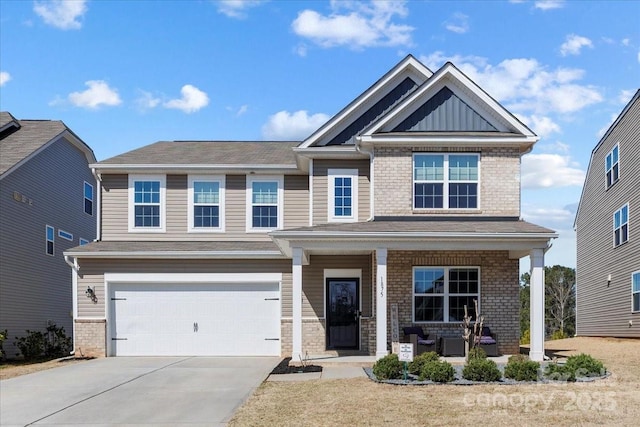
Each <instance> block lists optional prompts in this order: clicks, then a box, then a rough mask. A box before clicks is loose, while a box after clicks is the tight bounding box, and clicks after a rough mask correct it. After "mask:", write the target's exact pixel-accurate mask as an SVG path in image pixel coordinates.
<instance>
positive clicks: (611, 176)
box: [605, 144, 620, 188]
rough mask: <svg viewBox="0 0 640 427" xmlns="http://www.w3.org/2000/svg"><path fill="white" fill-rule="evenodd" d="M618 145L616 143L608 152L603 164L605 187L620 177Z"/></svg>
mask: <svg viewBox="0 0 640 427" xmlns="http://www.w3.org/2000/svg"><path fill="white" fill-rule="evenodd" d="M619 154H620V146H619V145H618V144H616V145H615V146H614V147H613V148H612V149H611V151H609V154H607V160H606V165H605V175H606V177H607V188H609V187H611V186H612V185H613V184H615V183H616V182H618V180H619V179H620V159H619V157H620V156H619Z"/></svg>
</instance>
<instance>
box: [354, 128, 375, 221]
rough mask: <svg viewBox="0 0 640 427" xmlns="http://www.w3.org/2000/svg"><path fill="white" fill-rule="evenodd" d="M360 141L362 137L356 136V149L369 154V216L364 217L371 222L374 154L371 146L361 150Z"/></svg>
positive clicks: (373, 197) (373, 207)
mask: <svg viewBox="0 0 640 427" xmlns="http://www.w3.org/2000/svg"><path fill="white" fill-rule="evenodd" d="M361 143H362V137H361V136H356V144H355V146H356V151H357V152H358V153H360V154H365V155H367V156H369V183H370V186H371V188H370V190H369V218H367V219H366V221H367V222H371V221H373V219H374V218H375V210H374V209H375V198H376V197H375V191H374V190H375V178H374V177H375V174H374V166H373V159H374V154H373V147H372V148H371V150H370V151H366V150H363V149H362V147H361V145H360V144H361Z"/></svg>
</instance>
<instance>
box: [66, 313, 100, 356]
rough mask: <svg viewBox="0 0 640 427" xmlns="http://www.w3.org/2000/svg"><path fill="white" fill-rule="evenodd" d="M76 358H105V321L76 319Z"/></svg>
mask: <svg viewBox="0 0 640 427" xmlns="http://www.w3.org/2000/svg"><path fill="white" fill-rule="evenodd" d="M75 326H76V342H75V348H74V350H75V355H76V357H105V356H106V355H107V345H106V342H107V341H106V340H107V329H106V328H107V321H106V320H105V319H76V321H75Z"/></svg>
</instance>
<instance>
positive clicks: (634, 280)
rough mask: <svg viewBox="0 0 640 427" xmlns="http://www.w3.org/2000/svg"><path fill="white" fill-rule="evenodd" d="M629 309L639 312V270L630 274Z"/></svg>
mask: <svg viewBox="0 0 640 427" xmlns="http://www.w3.org/2000/svg"><path fill="white" fill-rule="evenodd" d="M631 311H633V312H634V313H637V312H640V271H636V272H633V273H632V274H631Z"/></svg>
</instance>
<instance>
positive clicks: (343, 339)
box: [67, 56, 557, 360]
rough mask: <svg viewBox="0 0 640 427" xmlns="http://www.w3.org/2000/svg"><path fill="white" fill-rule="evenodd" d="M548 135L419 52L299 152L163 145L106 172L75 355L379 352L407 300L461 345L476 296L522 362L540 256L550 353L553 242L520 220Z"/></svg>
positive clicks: (538, 334)
mask: <svg viewBox="0 0 640 427" xmlns="http://www.w3.org/2000/svg"><path fill="white" fill-rule="evenodd" d="M537 140H538V137H537V136H536V135H535V134H534V133H533V132H532V131H531V130H530V129H529V128H527V127H526V126H525V125H524V124H522V123H521V122H520V121H518V120H517V119H516V118H515V117H514V116H513V115H511V114H510V113H509V112H508V111H506V110H505V109H504V108H503V107H502V106H501V105H500V104H498V103H497V102H496V101H495V100H494V99H493V98H491V97H490V96H489V95H488V94H487V93H485V92H484V91H483V90H482V89H481V88H479V87H478V86H477V85H476V84H475V83H474V82H472V81H471V80H470V79H469V78H467V77H466V76H465V75H464V74H463V73H462V72H460V71H459V70H458V69H457V68H456V67H455V66H454V65H453V64H451V63H447V64H445V65H444V66H443V67H442V68H441V69H439V70H438V71H436V72H435V73H433V72H431V71H430V70H429V69H428V68H426V67H425V66H424V65H423V64H421V63H420V62H419V61H417V60H416V59H415V58H414V57H413V56H407V57H406V58H405V59H403V60H402V61H401V62H400V63H398V64H397V65H396V66H395V67H393V68H392V69H391V70H390V71H389V72H387V73H386V74H385V75H384V76H382V77H381V78H380V79H379V80H378V81H377V82H375V83H374V84H373V85H372V86H371V87H370V88H368V89H367V90H365V92H363V93H362V94H361V95H360V96H358V97H357V98H356V99H355V100H353V101H352V102H351V103H350V104H349V105H347V106H346V107H345V108H344V109H343V110H342V111H340V112H339V113H337V114H336V115H335V116H334V117H333V118H331V119H330V120H329V121H328V122H327V123H326V124H325V125H323V126H322V127H321V128H320V129H318V130H317V131H316V132H315V133H313V134H312V135H311V136H309V137H308V138H307V139H305V140H304V141H302V142H228V141H209V142H197V141H191V142H189V141H174V142H158V143H156V144H152V145H149V146H146V147H142V148H140V149H137V150H133V151H131V152H128V153H124V154H121V155H119V156H116V157H113V158H111V159H107V160H104V161H102V162H99V163H97V164H95V165H93V167H95V168H96V171H97V172H98V173H99V176H100V189H101V191H100V192H99V197H100V201H99V205H100V210H101V222H100V227H99V238H98V240H99V241H97V242H95V243H92V244H89V245H86V246H83V247H78V248H74V249H71V250H69V251H67V255H68V256H69V257H71V258H73V260H74V263H75V265H76V269H75V277H76V279H75V284H76V288H75V290H76V293H77V301H78V306H77V317H76V319H75V322H76V328H77V331H78V340H77V349H76V350H77V351H78V352H79V353H80V354H88V353H92V354H99V355H108V356H118V355H187V354H188V355H291V356H292V357H293V359H294V360H298V359H299V358H300V357H303V356H304V355H305V354H310V355H318V354H344V353H347V354H352V353H353V352H355V353H359V354H370V355H375V356H376V357H382V356H384V355H386V354H387V353H388V352H389V350H390V347H391V346H390V340H391V337H392V336H393V335H395V333H396V332H397V329H396V328H394V329H395V330H392V329H391V324H390V323H391V312H392V308H393V309H394V310H395V307H396V306H397V311H398V321H399V322H398V327H399V328H401V327H403V326H409V325H421V326H423V327H424V328H425V329H426V330H428V331H429V332H430V333H432V334H438V335H440V336H444V335H450V336H459V335H460V332H461V330H460V322H461V320H462V313H463V306H464V305H465V304H466V305H469V306H473V300H474V299H478V300H479V302H480V306H481V311H482V313H483V314H484V315H485V316H486V319H487V320H486V322H487V324H488V325H489V326H491V327H492V329H493V330H494V331H495V332H497V333H498V336H499V340H498V341H499V347H500V348H499V349H500V351H501V352H502V353H505V354H510V353H517V352H518V351H519V330H520V327H519V315H518V310H519V297H518V292H519V259H520V258H522V257H525V256H531V259H532V262H531V265H532V276H531V284H532V310H531V312H532V319H531V325H532V330H531V332H532V335H531V336H532V348H531V356H532V358H533V359H535V360H542V358H543V352H544V348H543V347H544V333H543V331H544V287H543V283H544V280H543V270H544V253H545V251H546V250H547V249H548V247H549V245H550V241H551V239H553V238H555V237H557V236H556V234H555V233H554V232H553V231H552V230H548V229H546V228H543V227H539V226H537V225H534V224H530V223H527V222H525V221H522V220H521V219H520V159H521V156H522V155H524V154H526V153H528V152H529V151H530V150H531V148H532V147H533V145H534V143H535V142H536V141H537ZM87 290H90V293H92V294H95V296H96V298H94V299H92V298H88V297H87V296H86V295H85V294H86V292H87Z"/></svg>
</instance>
